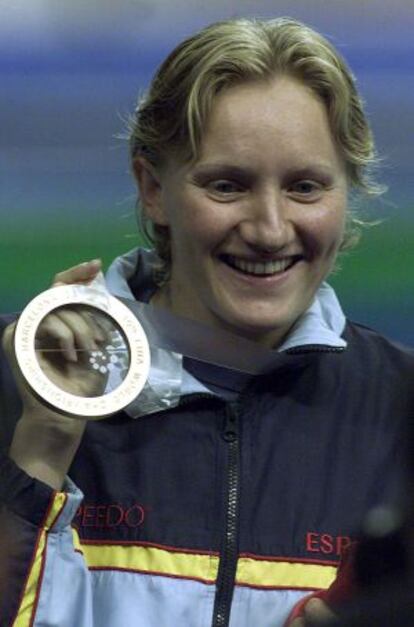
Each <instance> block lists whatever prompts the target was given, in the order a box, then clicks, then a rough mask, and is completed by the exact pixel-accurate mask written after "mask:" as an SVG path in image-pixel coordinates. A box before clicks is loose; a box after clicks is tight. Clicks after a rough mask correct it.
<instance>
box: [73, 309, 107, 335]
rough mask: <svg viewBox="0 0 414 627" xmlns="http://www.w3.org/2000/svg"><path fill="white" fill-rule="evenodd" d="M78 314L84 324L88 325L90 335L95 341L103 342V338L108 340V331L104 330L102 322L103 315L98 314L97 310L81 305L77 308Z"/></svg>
mask: <svg viewBox="0 0 414 627" xmlns="http://www.w3.org/2000/svg"><path fill="white" fill-rule="evenodd" d="M78 314H79V315H80V316H81V317H82V319H83V320H84V322H85V324H87V325H88V326H89V328H90V332H91V335H92V337H93V338H94V340H95V341H96V342H105V340H108V333H107V332H106V330H105V326H104V324H102V319H104V317H103V316H102V315H100V313H99V312H98V311H96V310H93V309H91V308H85V307H82V308H79V310H78Z"/></svg>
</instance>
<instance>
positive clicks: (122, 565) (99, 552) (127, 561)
mask: <svg viewBox="0 0 414 627" xmlns="http://www.w3.org/2000/svg"><path fill="white" fill-rule="evenodd" d="M81 550H82V552H83V554H84V556H85V560H86V563H87V564H88V566H89V567H90V568H98V569H99V568H102V569H105V568H114V569H115V568H119V569H124V570H135V571H140V572H144V573H159V574H161V575H168V576H170V577H182V578H186V579H201V580H202V581H206V582H209V583H214V581H215V580H216V577H217V571H218V562H219V559H218V557H217V556H215V555H202V554H199V553H183V552H180V551H169V550H167V549H162V548H157V547H151V546H130V545H115V546H114V545H108V544H104V545H102V544H99V545H93V544H82V545H81Z"/></svg>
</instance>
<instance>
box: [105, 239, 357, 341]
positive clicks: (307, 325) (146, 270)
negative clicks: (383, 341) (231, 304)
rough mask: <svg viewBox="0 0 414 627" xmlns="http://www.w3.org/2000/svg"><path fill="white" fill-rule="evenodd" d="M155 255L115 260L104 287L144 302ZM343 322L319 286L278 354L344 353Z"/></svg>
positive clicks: (135, 253) (138, 253) (138, 252)
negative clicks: (315, 349)
mask: <svg viewBox="0 0 414 627" xmlns="http://www.w3.org/2000/svg"><path fill="white" fill-rule="evenodd" d="M156 260H157V256H156V253H155V252H154V251H152V250H147V249H145V248H135V249H133V250H131V251H129V252H128V253H126V254H125V255H122V256H121V257H117V258H116V259H115V260H114V262H113V263H112V264H111V266H110V267H109V269H108V272H107V274H106V284H107V287H108V290H109V291H110V292H111V293H112V294H113V295H114V296H120V297H123V298H130V299H132V300H134V299H136V300H141V301H143V302H148V301H149V300H150V298H151V296H152V295H153V293H154V292H155V290H156V286H155V283H154V281H153V279H152V268H153V265H154V263H155V262H156ZM345 324H346V319H345V316H344V313H343V311H342V308H341V306H340V304H339V301H338V299H337V297H336V294H335V292H334V290H333V289H332V287H331V286H330V285H328V284H327V283H322V285H321V286H320V287H319V289H318V291H317V292H316V295H315V298H314V300H313V302H312V304H311V305H310V307H309V308H308V309H307V310H306V311H305V312H304V314H303V315H302V316H301V317H300V318H299V319H298V320H297V321H296V323H295V324H294V326H293V327H292V330H291V332H290V333H289V335H288V337H287V338H286V339H285V341H284V342H283V344H282V345H281V346H280V347H279V348H278V351H279V352H282V351H286V350H291V349H295V348H299V347H301V346H304V347H306V346H327V347H330V348H338V349H344V348H346V345H347V343H346V341H345V340H344V339H343V337H342V333H343V331H344V329H345Z"/></svg>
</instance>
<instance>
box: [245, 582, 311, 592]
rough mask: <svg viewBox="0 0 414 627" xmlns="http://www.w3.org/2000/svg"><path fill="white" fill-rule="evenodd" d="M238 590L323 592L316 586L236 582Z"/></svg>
mask: <svg viewBox="0 0 414 627" xmlns="http://www.w3.org/2000/svg"><path fill="white" fill-rule="evenodd" d="M235 585H236V588H253V590H305V591H306V592H314V591H315V590H321V588H318V587H316V586H313V587H312V588H310V587H309V586H258V585H255V584H251V583H238V582H236V584H235Z"/></svg>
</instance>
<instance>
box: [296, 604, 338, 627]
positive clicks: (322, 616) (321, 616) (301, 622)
mask: <svg viewBox="0 0 414 627" xmlns="http://www.w3.org/2000/svg"><path fill="white" fill-rule="evenodd" d="M334 618H335V614H334V613H333V612H332V610H331V609H330V608H329V606H328V605H327V604H326V603H325V602H324V601H322V599H317V598H311V599H309V601H308V602H307V603H306V605H305V606H304V608H303V618H295V620H294V621H293V622H292V623H289V627H305V626H306V625H307V624H308V623H307V621H308V620H311V621H315V623H316V624H318V625H320V626H321V627H322V625H324V624H325V623H327V622H329V621H331V620H332V619H334ZM312 624H314V623H312Z"/></svg>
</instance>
